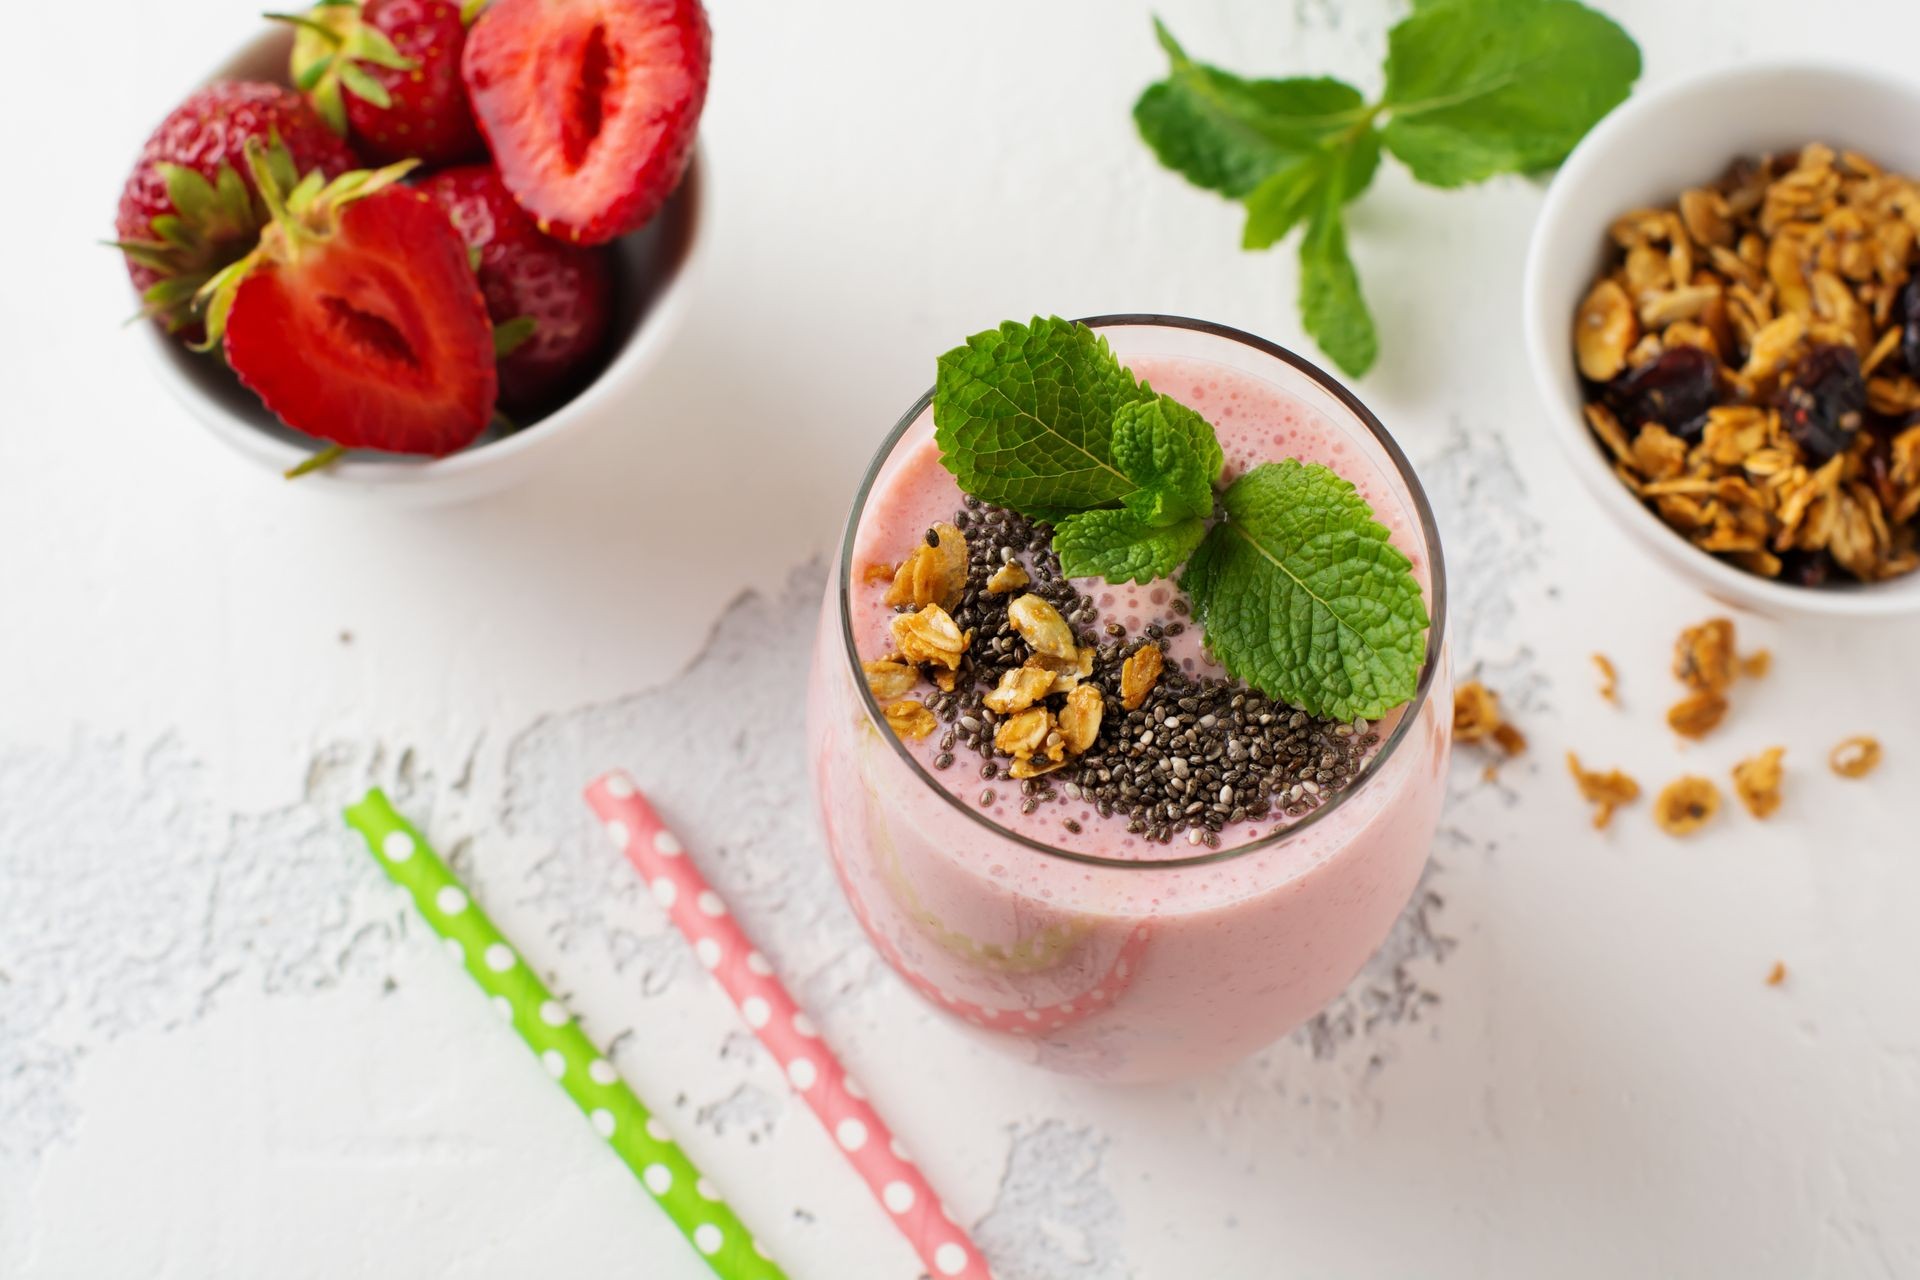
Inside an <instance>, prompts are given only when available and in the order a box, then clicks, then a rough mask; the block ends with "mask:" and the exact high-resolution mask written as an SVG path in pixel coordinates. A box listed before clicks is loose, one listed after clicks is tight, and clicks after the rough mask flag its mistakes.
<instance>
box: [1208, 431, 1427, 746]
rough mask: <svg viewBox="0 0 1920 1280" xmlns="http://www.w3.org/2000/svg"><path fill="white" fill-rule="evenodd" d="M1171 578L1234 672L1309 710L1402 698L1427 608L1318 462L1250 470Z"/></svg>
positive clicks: (1407, 574)
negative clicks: (1221, 519) (1223, 517)
mask: <svg viewBox="0 0 1920 1280" xmlns="http://www.w3.org/2000/svg"><path fill="white" fill-rule="evenodd" d="M1224 501H1225V505H1226V510H1227V515H1228V520H1227V522H1226V523H1224V524H1220V525H1216V526H1215V527H1214V529H1213V530H1212V532H1210V533H1209V534H1208V535H1207V538H1206V541H1204V542H1203V543H1201V544H1200V549H1199V550H1198V551H1196V552H1195V553H1194V555H1193V558H1192V559H1191V560H1189V561H1188V562H1187V568H1186V572H1185V573H1183V574H1182V575H1181V577H1180V586H1181V588H1182V589H1183V590H1185V591H1186V593H1187V594H1188V596H1190V597H1191V598H1192V600H1193V604H1194V609H1195V614H1196V616H1197V617H1198V618H1199V619H1200V622H1201V625H1202V626H1204V627H1205V628H1206V635H1207V644H1208V645H1209V647H1211V648H1212V650H1213V652H1214V655H1215V656H1216V657H1218V658H1219V659H1220V661H1221V663H1222V664H1223V665H1224V666H1225V667H1226V669H1227V670H1228V671H1229V672H1231V673H1232V674H1233V675H1234V676H1236V677H1238V678H1240V679H1242V680H1245V681H1246V682H1247V683H1249V684H1251V685H1254V686H1255V687H1257V688H1259V689H1261V690H1262V691H1264V692H1265V693H1267V694H1268V695H1269V696H1271V697H1275V698H1279V699H1281V700H1283V701H1286V702H1288V703H1291V704H1293V705H1294V706H1297V707H1299V708H1301V709H1302V710H1304V711H1307V712H1309V713H1310V714H1313V715H1321V716H1332V717H1335V718H1337V719H1342V720H1350V719H1353V718H1354V717H1356V716H1366V717H1367V718H1369V719H1373V718H1376V717H1378V716H1381V715H1384V714H1386V712H1388V711H1389V710H1391V709H1392V708H1394V707H1397V706H1399V705H1400V704H1401V703H1403V702H1405V701H1407V700H1408V699H1409V698H1411V697H1413V693H1414V690H1415V688H1416V687H1417V684H1418V682H1419V676H1420V664H1421V661H1422V659H1423V657H1424V656H1425V653H1426V642H1425V638H1424V636H1425V632H1426V628H1427V609H1426V604H1425V602H1424V601H1423V600H1422V599H1421V595H1420V584H1419V583H1418V582H1417V581H1416V580H1415V578H1414V576H1413V572H1412V566H1411V564H1410V563H1409V562H1408V560H1407V558H1406V557H1405V556H1403V555H1401V554H1400V553H1399V552H1398V551H1396V550H1394V548H1393V546H1392V545H1391V544H1390V543H1389V542H1388V541H1387V531H1386V529H1385V528H1383V527H1382V526H1381V525H1380V524H1379V523H1378V522H1377V521H1375V520H1374V518H1373V512H1372V509H1371V508H1369V507H1368V506H1367V503H1366V500H1365V499H1364V498H1362V497H1361V496H1360V495H1359V493H1358V492H1356V491H1355V489H1354V487H1353V486H1352V485H1351V484H1349V483H1348V482H1347V481H1345V480H1343V479H1341V478H1340V477H1339V476H1338V475H1336V474H1334V473H1333V472H1332V471H1329V470H1328V469H1327V468H1325V467H1323V466H1320V465H1318V464H1313V465H1304V464H1302V463H1300V462H1297V461H1294V460H1292V459H1289V460H1287V461H1285V462H1278V463H1266V464H1264V465H1262V466H1258V467H1255V468H1254V469H1253V470H1252V471H1249V472H1247V473H1246V474H1245V475H1243V476H1241V477H1240V478H1239V479H1238V480H1236V481H1235V482H1234V483H1233V485H1232V487H1231V488H1229V489H1228V490H1227V492H1226V496H1225V499H1224Z"/></svg>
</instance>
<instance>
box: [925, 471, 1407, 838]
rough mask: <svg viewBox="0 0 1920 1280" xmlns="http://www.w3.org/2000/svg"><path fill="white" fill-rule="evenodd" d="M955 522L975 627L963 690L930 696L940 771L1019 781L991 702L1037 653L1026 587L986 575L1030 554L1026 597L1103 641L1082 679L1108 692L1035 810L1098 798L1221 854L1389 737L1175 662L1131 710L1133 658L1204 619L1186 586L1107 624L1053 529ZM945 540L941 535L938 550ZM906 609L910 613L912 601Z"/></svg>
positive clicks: (1036, 796)
mask: <svg viewBox="0 0 1920 1280" xmlns="http://www.w3.org/2000/svg"><path fill="white" fill-rule="evenodd" d="M952 523H953V525H954V526H955V527H956V528H958V529H959V530H960V531H961V532H963V533H964V534H965V536H966V548H967V578H966V584H965V588H964V591H963V592H962V593H961V596H960V599H959V602H958V603H957V604H956V605H955V606H954V608H953V609H952V611H951V612H952V617H953V621H954V622H955V623H956V624H957V625H958V626H959V628H960V629H961V630H962V631H963V632H964V631H971V632H972V633H973V635H972V643H971V645H970V646H969V647H968V649H967V652H966V653H965V655H964V657H963V658H962V659H961V661H960V666H959V669H958V671H957V673H956V674H957V679H956V680H955V682H954V687H953V689H952V691H950V692H943V691H936V692H934V693H932V694H931V695H930V696H928V697H927V698H926V700H925V705H926V708H927V710H928V711H930V712H931V713H933V715H934V716H935V717H937V719H938V721H939V724H940V726H941V737H940V740H939V743H938V747H939V751H938V754H937V755H936V757H935V759H934V762H933V764H934V767H935V768H936V769H947V768H949V767H950V766H952V765H953V764H954V763H955V762H956V760H959V761H963V762H966V761H970V760H978V761H979V762H980V763H979V765H978V769H977V771H978V774H979V777H980V778H981V779H983V780H987V781H993V780H997V779H1000V778H1004V777H1006V776H1007V770H1008V767H1009V765H1010V764H1011V763H1012V761H1011V759H1010V758H1009V757H1008V756H1007V755H1006V754H1005V753H1003V752H1001V751H1000V750H999V749H998V748H997V747H996V746H995V744H994V736H995V733H996V731H997V729H998V728H999V726H1000V725H1001V724H1002V722H1003V721H1004V720H1005V719H1006V717H1003V716H1000V715H997V714H996V713H995V712H994V711H993V710H992V709H991V708H990V707H988V706H987V705H986V704H985V702H984V701H983V699H984V698H985V696H986V694H987V693H988V692H989V691H991V690H993V689H994V688H995V687H996V685H998V684H999V682H1000V680H1001V678H1002V677H1003V676H1004V675H1006V673H1008V672H1011V671H1015V670H1017V669H1019V668H1021V667H1023V666H1025V665H1027V664H1028V661H1029V659H1031V658H1033V657H1034V650H1033V649H1032V648H1031V647H1030V645H1029V644H1028V642H1027V640H1026V639H1025V638H1023V636H1022V635H1021V633H1020V631H1019V630H1018V629H1017V628H1016V626H1015V625H1014V623H1013V621H1012V620H1011V619H1010V618H1009V616H1008V605H1009V604H1010V603H1011V602H1012V599H1013V598H1014V595H1015V594H1016V593H1013V592H1005V591H1002V592H997V593H996V592H993V591H989V590H988V589H987V583H988V580H989V579H990V578H991V577H992V576H993V575H994V574H995V573H996V572H998V571H1000V570H1001V569H1002V567H1003V566H1005V565H1009V564H1013V563H1015V562H1018V563H1020V564H1022V565H1024V566H1025V568H1026V570H1027V573H1028V574H1029V575H1030V578H1031V582H1030V583H1029V584H1027V585H1025V586H1024V587H1023V588H1022V589H1021V592H1022V593H1025V594H1031V595H1036V596H1039V597H1040V598H1041V599H1042V600H1044V601H1046V602H1047V603H1048V604H1050V605H1052V606H1053V607H1054V608H1055V609H1056V610H1058V612H1059V614H1060V616H1061V618H1063V619H1064V620H1065V621H1066V623H1067V625H1068V626H1069V627H1070V628H1071V629H1072V630H1073V633H1074V638H1075V641H1076V642H1077V643H1078V644H1079V645H1080V646H1082V647H1083V648H1091V649H1093V650H1094V653H1095V658H1094V662H1093V670H1092V673H1091V674H1090V675H1088V676H1086V677H1084V678H1083V679H1082V680H1081V681H1080V682H1079V683H1081V684H1089V685H1093V686H1094V687H1096V688H1097V689H1098V690H1099V691H1100V695H1101V698H1102V699H1103V701H1104V711H1103V714H1102V716H1101V720H1100V728H1099V732H1098V735H1097V736H1096V737H1095V738H1094V740H1093V743H1092V745H1091V746H1089V747H1088V748H1087V749H1086V750H1085V752H1084V753H1082V754H1079V755H1076V756H1073V757H1072V758H1070V759H1069V760H1067V762H1066V763H1065V764H1063V765H1061V766H1060V767H1058V768H1056V769H1054V770H1052V771H1051V772H1048V773H1046V774H1044V775H1043V776H1039V777H1028V778H1025V779H1024V780H1022V781H1019V782H1018V783H1017V785H1018V787H1019V792H1018V795H1019V804H1020V810H1021V812H1022V813H1025V814H1031V813H1034V812H1036V811H1037V810H1038V809H1039V808H1040V807H1041V806H1043V805H1049V804H1055V803H1062V802H1067V803H1074V804H1079V805H1090V806H1091V807H1093V808H1094V809H1096V810H1097V811H1098V812H1099V814H1100V815H1101V816H1102V817H1103V818H1109V817H1113V816H1115V815H1120V816H1121V817H1124V818H1125V819H1126V829H1127V831H1128V832H1130V833H1132V834H1134V835H1136V836H1139V837H1141V838H1142V839H1144V840H1147V841H1149V842H1153V843H1158V844H1168V843H1170V842H1172V841H1173V840H1174V838H1175V837H1176V836H1181V835H1184V836H1185V837H1186V839H1187V842H1188V843H1189V844H1191V845H1194V846H1196V847H1198V846H1204V847H1206V848H1209V849H1214V848H1219V847H1220V844H1221V833H1222V832H1223V831H1224V830H1225V829H1226V828H1228V827H1230V826H1238V825H1239V824H1241V823H1251V822H1258V821H1262V820H1267V819H1278V818H1282V817H1284V818H1287V819H1293V818H1299V817H1301V816H1303V815H1305V814H1307V813H1309V812H1311V811H1313V810H1314V809H1316V808H1318V807H1320V806H1321V805H1324V804H1326V803H1328V802H1329V801H1330V800H1331V799H1332V798H1333V797H1335V796H1337V795H1339V794H1340V793H1341V792H1342V791H1344V790H1346V789H1347V788H1348V787H1350V786H1351V785H1353V783H1354V781H1355V780H1356V778H1357V777H1358V776H1359V775H1360V774H1361V772H1362V771H1363V770H1364V768H1365V765H1366V761H1367V758H1368V756H1369V755H1370V753H1371V751H1372V748H1373V747H1374V746H1376V745H1377V744H1378V742H1379V735H1378V734H1377V733H1375V732H1373V731H1372V726H1371V725H1369V724H1368V722H1366V721H1364V720H1361V721H1354V722H1345V721H1338V720H1329V719H1324V718H1319V717H1315V716H1310V715H1308V714H1307V713H1306V712H1304V711H1301V710H1299V709H1297V708H1294V707H1290V706H1288V705H1286V704H1285V703H1282V702H1278V701H1275V700H1274V699H1271V698H1269V697H1267V696H1266V695H1265V694H1262V693H1261V692H1259V691H1258V690H1256V689H1253V688H1250V687H1248V686H1247V685H1246V684H1245V683H1244V682H1242V681H1238V680H1232V679H1227V678H1222V677H1216V676H1201V675H1194V674H1191V673H1189V672H1186V671H1184V670H1182V669H1181V668H1180V667H1179V666H1178V665H1177V664H1175V663H1172V662H1169V663H1168V664H1167V665H1166V667H1165V669H1164V671H1163V672H1162V673H1161V674H1160V676H1159V678H1158V679H1157V680H1156V681H1155V682H1154V683H1153V685H1152V687H1151V688H1150V689H1149V690H1148V691H1147V693H1146V695H1145V697H1144V699H1143V700H1141V701H1140V702H1139V705H1137V706H1136V707H1134V708H1132V709H1128V708H1127V707H1126V706H1125V705H1124V700H1123V697H1122V692H1121V669H1122V665H1123V664H1124V663H1125V662H1126V660H1127V659H1128V658H1130V657H1132V656H1133V655H1134V654H1135V653H1137V652H1139V651H1140V650H1141V649H1143V648H1146V647H1148V646H1160V645H1162V644H1163V643H1164V642H1165V641H1166V640H1167V639H1170V638H1171V637H1174V636H1178V635H1181V634H1183V633H1184V632H1185V631H1186V630H1187V624H1186V621H1184V620H1185V619H1188V618H1189V617H1190V616H1191V608H1190V606H1189V605H1188V603H1187V601H1186V600H1185V599H1184V598H1183V597H1181V596H1179V595H1178V594H1177V593H1176V594H1175V595H1174V597H1173V599H1172V600H1171V601H1170V602H1169V604H1168V610H1169V612H1170V614H1171V615H1172V616H1171V617H1167V618H1162V619H1156V620H1151V621H1148V622H1147V623H1146V625H1144V626H1143V627H1142V628H1140V630H1139V631H1138V633H1137V634H1129V632H1128V630H1127V628H1126V627H1124V626H1122V625H1121V624H1120V623H1118V622H1114V621H1107V622H1105V623H1104V624H1103V623H1102V622H1101V620H1100V609H1099V606H1098V604H1097V603H1096V602H1095V601H1094V600H1093V599H1092V598H1090V597H1089V596H1087V595H1084V594H1082V593H1081V592H1080V591H1079V590H1077V589H1076V588H1075V586H1074V584H1073V581H1072V580H1071V579H1069V578H1067V577H1065V576H1064V575H1063V574H1062V573H1061V571H1060V560H1059V557H1058V556H1057V555H1056V554H1055V553H1054V551H1053V548H1052V542H1053V530H1052V528H1051V526H1049V525H1047V524H1044V523H1041V522H1037V521H1033V520H1029V519H1027V518H1025V517H1023V516H1021V515H1019V514H1018V513H1016V512H1013V511H1010V510H1008V509H1006V508H1002V507H995V506H991V505H987V504H984V503H981V502H979V501H978V500H977V499H975V498H972V497H968V498H967V499H966V502H965V505H964V507H963V508H962V509H961V510H959V511H957V512H956V513H954V515H953V518H952ZM938 542H939V539H938V537H937V535H936V534H934V533H933V532H932V531H929V533H928V535H927V543H928V545H929V546H937V545H938ZM902 609H903V611H908V612H910V611H911V606H903V607H902ZM1152 656H1155V655H1149V657H1152ZM1056 694H1057V690H1056ZM1056 700H1057V699H1056ZM1014 776H1015V777H1018V776H1019V775H1018V774H1016V775H1014ZM995 799H996V793H995V789H994V788H993V787H987V788H985V789H983V790H982V791H981V792H980V793H979V795H978V796H977V798H976V803H977V804H978V805H979V806H980V807H982V808H989V807H991V806H992V805H993V803H994V802H995ZM1062 825H1063V826H1064V827H1065V829H1066V830H1068V831H1069V832H1077V831H1078V830H1079V828H1080V824H1079V823H1077V822H1075V821H1073V820H1072V819H1071V818H1068V819H1066V820H1064V821H1063V823H1062ZM1249 838H1250V837H1249Z"/></svg>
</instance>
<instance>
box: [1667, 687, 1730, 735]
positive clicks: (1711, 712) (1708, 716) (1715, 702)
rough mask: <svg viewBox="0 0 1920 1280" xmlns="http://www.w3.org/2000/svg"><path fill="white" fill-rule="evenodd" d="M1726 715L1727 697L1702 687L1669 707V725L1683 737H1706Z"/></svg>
mask: <svg viewBox="0 0 1920 1280" xmlns="http://www.w3.org/2000/svg"><path fill="white" fill-rule="evenodd" d="M1726 715H1727V700H1726V698H1725V697H1723V696H1721V695H1720V694H1719V693H1717V692H1715V691H1713V690H1711V689H1702V690H1700V691H1699V692H1698V693H1690V694H1688V695H1687V696H1686V697H1684V698H1682V699H1680V701H1678V702H1676V703H1674V704H1673V705H1672V706H1671V707H1669V708H1667V727H1668V728H1670V729H1672V730H1673V731H1674V732H1675V733H1677V734H1679V735H1680V736H1681V737H1683V738H1704V737H1705V736H1706V735H1707V734H1708V733H1709V732H1711V731H1712V729H1713V727H1714V726H1715V725H1717V724H1719V723H1720V722H1721V721H1722V720H1724V719H1725V718H1726Z"/></svg>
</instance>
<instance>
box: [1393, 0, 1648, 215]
mask: <svg viewBox="0 0 1920 1280" xmlns="http://www.w3.org/2000/svg"><path fill="white" fill-rule="evenodd" d="M1639 75H1640V49H1639V46H1638V45H1636V44H1634V42H1633V39H1632V37H1630V36H1628V35H1627V33H1626V32H1625V31H1622V30H1621V29H1620V27H1619V26H1618V25H1616V24H1615V23H1614V22H1613V20H1612V19H1610V18H1608V17H1606V16H1605V15H1604V14H1599V13H1595V12H1594V11H1593V10H1592V9H1589V8H1587V7H1586V6H1584V5H1581V4H1578V3H1575V0H1443V2H1431V0H1430V2H1429V3H1426V4H1422V5H1420V6H1418V7H1417V8H1416V9H1415V11H1414V13H1413V14H1412V15H1411V16H1409V17H1408V18H1406V19H1405V20H1403V21H1402V22H1401V23H1400V24H1399V25H1398V26H1396V27H1394V29H1393V30H1392V31H1391V32H1389V33H1388V35H1387V88H1386V95H1385V99H1384V105H1385V106H1386V107H1387V109H1388V110H1390V111H1391V112H1392V113H1393V118H1392V119H1391V120H1390V121H1389V122H1388V124H1387V128H1386V143H1387V147H1388V149H1389V150H1391V151H1392V152H1393V154H1394V155H1396V156H1398V157H1399V158H1400V160H1401V162H1402V163H1404V164H1405V165H1406V166H1407V167H1408V168H1409V169H1411V170H1413V176H1414V177H1416V178H1418V179H1420V181H1422V182H1426V183H1431V184H1432V185H1434V186H1438V187H1457V186H1460V185H1462V184H1464V183H1469V182H1479V181H1481V180H1483V179H1486V178H1490V177H1493V176H1494V175H1495V174H1500V173H1528V172H1532V171H1535V170H1538V169H1542V168H1546V167H1549V166H1551V165H1555V164H1558V163H1559V162H1560V161H1561V160H1562V159H1564V158H1565V157H1566V154H1567V152H1569V151H1571V150H1572V149H1573V145H1574V144H1575V143H1576V142H1578V141H1580V139H1581V138H1582V137H1583V136H1584V135H1585V134H1586V132H1587V130H1589V129H1591V128H1592V127H1593V126H1594V124H1595V123H1596V122H1598V121H1599V119H1600V117H1602V116H1604V115H1606V114H1607V112H1609V111H1611V110H1612V109H1613V108H1614V107H1616V106H1618V105H1619V104H1620V103H1621V102H1623V101H1625V100H1626V97H1627V94H1628V92H1629V91H1630V90H1631V89H1632V87H1633V82H1634V81H1635V80H1636V79H1638V78H1639Z"/></svg>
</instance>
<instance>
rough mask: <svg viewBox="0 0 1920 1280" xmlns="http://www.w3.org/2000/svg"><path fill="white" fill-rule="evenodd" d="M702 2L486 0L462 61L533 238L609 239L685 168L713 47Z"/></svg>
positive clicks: (651, 209) (662, 197)
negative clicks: (529, 218)
mask: <svg viewBox="0 0 1920 1280" xmlns="http://www.w3.org/2000/svg"><path fill="white" fill-rule="evenodd" d="M712 43H713V41H712V36H711V34H710V33H709V32H708V30H707V15H706V12H705V11H704V10H703V9H702V8H701V7H700V3H699V0H494V3H493V4H491V5H490V6H488V8H487V9H486V11H485V12H483V13H482V14H481V15H480V18H479V20H478V21H476V22H475V23H474V25H473V29H472V30H471V31H469V32H468V33H467V52H466V57H465V59H464V61H463V63H462V70H463V72H464V74H465V76H466V81H467V92H468V94H469V95H470V96H471V98H472V100H473V110H474V115H475V116H477V117H478V118H479V121H480V131H481V132H482V133H484V134H485V135H486V138H487V143H488V145H489V146H491V147H492V149H493V157H494V161H495V163H497V164H498V165H499V166H500V176H501V178H502V179H504V180H505V182H506V184H507V189H508V190H509V191H511V192H513V197H514V199H516V200H518V201H519V202H520V205H521V207H522V208H524V209H525V210H526V211H527V212H528V213H530V214H532V215H533V218H534V221H535V222H536V223H537V224H538V225H539V227H540V229H541V230H542V231H545V232H547V233H548V234H550V235H555V236H559V237H561V238H562V239H566V240H572V241H574V242H576V243H579V244H604V243H605V242H606V241H608V240H611V239H613V238H614V237H615V236H619V235H624V234H625V233H626V232H629V231H632V230H633V229H634V228H636V227H638V226H640V225H642V224H643V223H645V222H646V221H647V219H649V218H651V217H652V216H653V215H654V214H655V213H657V212H658V211H659V209H660V206H661V205H662V204H664V203H666V199H667V197H668V196H669V195H671V194H672V193H673V189H674V187H675V186H676V185H677V184H678V183H679V181H680V176H681V174H682V173H684V172H685V171H686V167H687V160H688V157H689V156H690V155H691V154H692V151H693V135H694V129H695V127H696V126H697V125H698V124H699V122H700V108H701V106H702V105H703V104H704V103H705V101H706V96H707V62H708V57H709V54H710V52H711V49H712Z"/></svg>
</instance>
